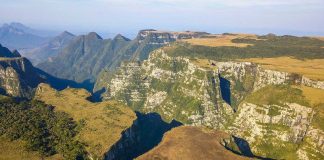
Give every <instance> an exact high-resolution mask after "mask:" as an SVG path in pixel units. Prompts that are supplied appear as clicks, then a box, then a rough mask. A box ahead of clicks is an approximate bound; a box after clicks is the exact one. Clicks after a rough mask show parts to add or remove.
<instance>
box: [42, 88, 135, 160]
mask: <svg viewBox="0 0 324 160" xmlns="http://www.w3.org/2000/svg"><path fill="white" fill-rule="evenodd" d="M89 96H90V94H89V93H88V92H87V91H86V90H84V89H73V88H67V89H65V90H63V91H56V90H54V89H52V88H51V87H50V86H49V85H46V84H41V85H40V86H39V88H38V90H37V93H36V99H38V100H41V101H44V102H45V103H47V104H51V105H53V106H56V108H55V110H56V111H63V112H65V113H68V114H69V115H71V117H72V118H73V119H74V120H76V121H77V122H78V124H79V128H80V132H79V134H78V135H77V139H78V140H80V141H81V142H83V143H85V145H86V150H87V151H88V153H89V154H90V155H91V156H92V157H94V158H99V157H102V156H103V154H104V153H105V152H107V151H108V150H109V148H110V147H111V146H112V145H113V144H114V143H116V142H117V141H118V140H119V139H120V137H121V132H122V131H124V130H126V129H127V128H129V127H130V126H131V125H132V123H133V121H134V120H135V119H136V115H135V113H134V112H133V111H132V110H131V109H130V108H128V107H126V106H124V105H121V104H119V103H117V102H115V101H106V102H102V103H92V102H90V101H88V100H87V98H88V97H89Z"/></svg>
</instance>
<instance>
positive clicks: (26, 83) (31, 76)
mask: <svg viewBox="0 0 324 160" xmlns="http://www.w3.org/2000/svg"><path fill="white" fill-rule="evenodd" d="M40 82H41V78H40V77H39V76H38V75H37V73H36V72H35V68H34V67H33V65H32V64H31V63H30V62H29V61H28V60H27V59H26V58H23V57H21V56H20V54H19V53H18V52H17V51H13V52H11V51H9V50H8V49H7V48H6V47H2V46H1V45H0V94H5V95H10V96H14V97H24V98H31V97H32V96H33V93H34V90H35V88H36V87H37V85H38V84H39V83H40Z"/></svg>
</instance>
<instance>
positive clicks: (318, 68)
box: [238, 57, 324, 81]
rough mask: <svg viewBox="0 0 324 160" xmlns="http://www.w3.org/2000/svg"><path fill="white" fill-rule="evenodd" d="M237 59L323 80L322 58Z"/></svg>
mask: <svg viewBox="0 0 324 160" xmlns="http://www.w3.org/2000/svg"><path fill="white" fill-rule="evenodd" d="M238 61H244V62H253V63H258V64H261V66H262V67H263V68H265V69H271V70H277V71H283V72H289V73H297V74H301V75H304V76H306V77H308V78H310V79H313V80H320V81H324V59H306V60H298V59H295V58H291V57H277V58H249V59H239V60H238Z"/></svg>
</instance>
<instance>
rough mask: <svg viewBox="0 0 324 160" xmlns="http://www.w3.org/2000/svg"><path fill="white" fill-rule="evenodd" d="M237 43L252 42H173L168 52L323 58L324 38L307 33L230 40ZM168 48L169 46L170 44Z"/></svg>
mask: <svg viewBox="0 0 324 160" xmlns="http://www.w3.org/2000/svg"><path fill="white" fill-rule="evenodd" d="M231 42H232V43H236V44H251V45H248V46H246V47H235V46H226V45H223V46H221V45H220V46H216V47H210V46H209V45H191V44H190V43H184V42H180V41H178V42H176V43H174V45H173V47H171V49H172V50H170V52H169V54H170V55H173V56H187V57H190V58H199V59H204V58H205V59H211V60H221V61H227V60H234V59H241V58H271V57H282V56H291V57H295V58H297V59H305V58H306V59H320V58H324V48H322V47H323V46H324V41H322V40H319V39H316V38H309V37H294V36H274V35H266V36H258V37H257V39H251V38H236V39H232V40H231ZM169 48H170V47H169Z"/></svg>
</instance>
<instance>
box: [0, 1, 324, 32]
mask: <svg viewBox="0 0 324 160" xmlns="http://www.w3.org/2000/svg"><path fill="white" fill-rule="evenodd" d="M0 4H1V5H0V23H1V24H3V23H10V22H20V23H23V24H25V25H27V26H30V27H32V28H38V29H48V30H57V31H63V30H68V31H70V32H72V33H86V32H90V31H96V32H98V33H103V34H106V36H110V35H115V34H117V33H122V34H125V35H128V36H135V35H136V34H137V32H138V30H141V29H148V28H153V29H159V30H172V31H184V30H194V31H207V32H211V33H223V32H232V33H243V32H244V33H256V34H266V33H276V34H279V35H282V34H291V35H324V0H0Z"/></svg>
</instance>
